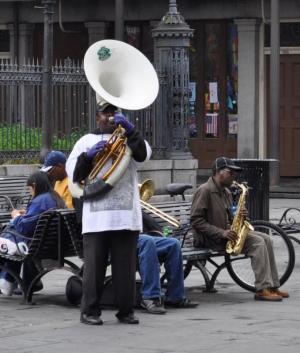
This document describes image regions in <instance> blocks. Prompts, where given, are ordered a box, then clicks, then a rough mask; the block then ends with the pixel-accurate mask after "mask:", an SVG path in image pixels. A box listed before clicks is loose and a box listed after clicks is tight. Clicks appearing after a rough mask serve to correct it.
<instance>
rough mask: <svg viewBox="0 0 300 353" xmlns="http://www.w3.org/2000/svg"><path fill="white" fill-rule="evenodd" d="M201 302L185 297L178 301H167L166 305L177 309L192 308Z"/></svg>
mask: <svg viewBox="0 0 300 353" xmlns="http://www.w3.org/2000/svg"><path fill="white" fill-rule="evenodd" d="M198 304H199V303H196V302H191V301H190V300H189V299H187V298H184V299H182V300H180V301H178V302H170V301H165V306H166V307H170V308H177V309H190V308H195V307H196V306H198Z"/></svg>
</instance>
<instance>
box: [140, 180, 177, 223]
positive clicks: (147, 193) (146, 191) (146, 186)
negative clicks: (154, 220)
mask: <svg viewBox="0 0 300 353" xmlns="http://www.w3.org/2000/svg"><path fill="white" fill-rule="evenodd" d="M139 190H140V201H141V205H142V207H143V208H144V209H145V210H147V211H149V212H152V213H154V214H155V215H157V216H158V217H160V218H161V219H163V220H165V221H167V222H168V223H170V224H171V225H172V226H173V227H176V228H179V227H180V221H178V220H177V219H176V218H174V217H172V216H169V215H168V214H166V213H165V212H163V211H161V210H159V209H158V208H157V207H154V206H153V205H151V204H150V203H148V202H147V201H148V200H149V199H150V198H151V197H152V196H153V194H154V182H153V181H152V180H151V179H147V180H145V181H144V182H143V183H142V184H139Z"/></svg>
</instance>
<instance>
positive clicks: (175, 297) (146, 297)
mask: <svg viewBox="0 0 300 353" xmlns="http://www.w3.org/2000/svg"><path fill="white" fill-rule="evenodd" d="M162 235H163V234H162V231H161V228H160V226H159V225H158V224H157V222H156V221H155V220H154V219H153V218H152V217H151V216H150V215H149V214H147V213H145V212H143V233H142V234H140V236H139V239H138V260H139V272H140V276H141V282H142V284H141V295H142V302H141V306H142V308H144V309H145V310H147V312H148V313H150V314H165V313H166V309H165V308H164V307H163V303H162V299H161V297H162V291H161V285H160V270H159V268H160V261H162V262H163V263H164V266H165V270H166V278H167V282H168V284H167V291H166V294H165V300H164V304H165V306H166V307H173V308H194V307H196V306H197V305H198V303H194V302H191V301H189V300H188V299H187V298H186V297H185V291H184V277H183V264H182V254H181V246H180V242H179V241H178V240H177V239H175V238H172V237H167V238H166V237H163V236H162Z"/></svg>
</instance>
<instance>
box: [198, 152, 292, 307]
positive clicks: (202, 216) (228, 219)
mask: <svg viewBox="0 0 300 353" xmlns="http://www.w3.org/2000/svg"><path fill="white" fill-rule="evenodd" d="M241 170H242V168H240V167H239V166H237V165H235V163H234V161H233V160H231V159H229V158H226V157H219V158H217V159H216V160H215V162H214V164H213V168H212V171H213V175H212V176H211V177H210V178H209V179H208V181H207V182H206V183H204V184H202V185H200V187H199V188H198V189H197V191H196V193H195V195H194V198H193V202H192V207H191V225H192V228H193V230H194V237H195V245H196V246H201V247H207V248H210V249H213V250H217V251H221V250H225V249H226V250H227V248H228V242H229V243H231V242H232V243H236V242H237V240H238V234H237V233H236V231H235V230H234V228H233V227H232V224H233V223H235V219H236V217H239V218H241V219H243V218H245V217H246V215H247V210H246V209H245V207H244V206H243V204H242V205H241V209H238V210H237V211H236V215H235V217H234V215H233V213H232V196H231V193H230V191H229V189H228V188H229V187H230V186H231V185H232V183H233V181H234V177H235V173H237V172H239V171H241ZM251 228H252V227H250V229H249V233H248V235H247V236H246V238H245V242H244V244H243V247H242V249H241V251H242V253H243V254H245V255H247V256H249V257H250V258H251V266H252V269H253V272H254V276H255V287H256V293H255V296H254V298H255V300H265V301H281V300H282V298H287V297H288V296H289V294H288V293H287V292H285V291H282V290H279V286H280V283H279V280H278V273H277V266H276V261H275V256H274V251H273V246H272V241H271V239H270V236H268V235H267V234H264V233H261V232H257V231H254V230H252V229H251Z"/></svg>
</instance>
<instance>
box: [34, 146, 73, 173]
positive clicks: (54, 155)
mask: <svg viewBox="0 0 300 353" xmlns="http://www.w3.org/2000/svg"><path fill="white" fill-rule="evenodd" d="M66 161H67V158H66V156H65V155H64V153H62V152H60V151H51V152H49V153H48V154H47V156H46V158H45V160H44V165H43V166H42V168H41V169H40V170H41V171H42V172H48V171H49V170H50V169H52V168H53V167H55V166H57V165H58V164H66Z"/></svg>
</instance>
